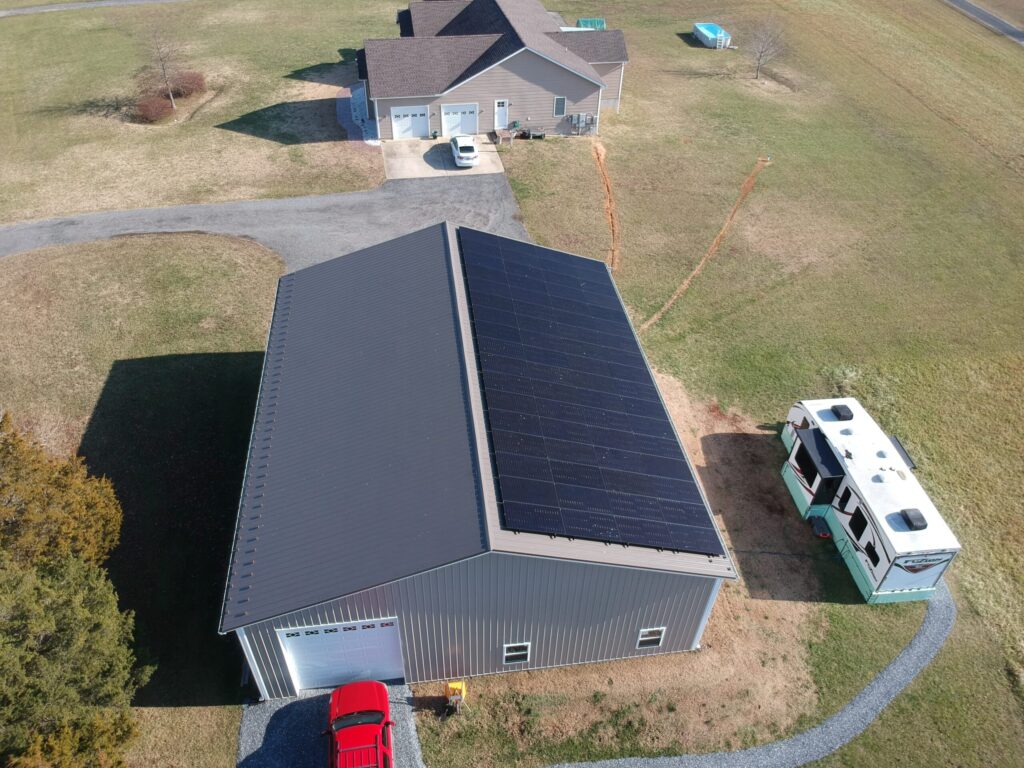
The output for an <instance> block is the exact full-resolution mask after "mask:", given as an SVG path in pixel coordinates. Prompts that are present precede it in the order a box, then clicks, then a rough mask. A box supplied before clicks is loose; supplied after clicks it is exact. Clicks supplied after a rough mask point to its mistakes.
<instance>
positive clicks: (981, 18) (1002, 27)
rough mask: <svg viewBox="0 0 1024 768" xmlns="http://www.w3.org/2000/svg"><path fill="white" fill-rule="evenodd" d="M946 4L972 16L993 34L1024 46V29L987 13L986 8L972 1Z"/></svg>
mask: <svg viewBox="0 0 1024 768" xmlns="http://www.w3.org/2000/svg"><path fill="white" fill-rule="evenodd" d="M946 2H947V3H948V4H949V5H952V6H953V7H954V8H956V9H957V10H958V11H960V13H962V14H964V15H965V16H970V17H971V18H972V19H974V20H975V21H976V22H978V23H979V24H981V25H982V26H984V27H988V28H989V29H991V30H992V31H993V32H995V33H997V34H1000V35H1003V36H1005V37H1008V38H1010V39H1011V40H1013V41H1014V42H1016V43H1020V44H1021V45H1024V29H1018V28H1017V27H1015V26H1013V24H1011V23H1010V22H1008V21H1006V19H1001V18H1000V17H998V16H996V15H995V14H994V13H992V12H991V11H986V10H985V9H984V8H981V7H979V6H977V5H975V4H974V3H972V2H970V0H946Z"/></svg>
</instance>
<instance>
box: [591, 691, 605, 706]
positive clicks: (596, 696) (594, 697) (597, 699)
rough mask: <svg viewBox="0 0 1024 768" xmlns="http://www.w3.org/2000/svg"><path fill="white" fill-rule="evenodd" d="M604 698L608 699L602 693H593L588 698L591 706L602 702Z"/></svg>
mask: <svg viewBox="0 0 1024 768" xmlns="http://www.w3.org/2000/svg"><path fill="white" fill-rule="evenodd" d="M606 698H608V694H607V693H605V692H604V691H594V693H593V694H591V696H590V701H591V703H592V704H594V705H597V704H600V703H601V702H602V701H604V700H605V699H606Z"/></svg>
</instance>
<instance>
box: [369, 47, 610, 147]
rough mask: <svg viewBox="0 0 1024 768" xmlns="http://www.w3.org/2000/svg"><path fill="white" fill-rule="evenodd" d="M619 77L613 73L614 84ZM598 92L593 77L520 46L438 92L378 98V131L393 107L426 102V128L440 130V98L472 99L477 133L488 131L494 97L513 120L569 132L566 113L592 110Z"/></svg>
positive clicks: (384, 133) (387, 130) (385, 129)
mask: <svg viewBox="0 0 1024 768" xmlns="http://www.w3.org/2000/svg"><path fill="white" fill-rule="evenodd" d="M602 79H604V78H603V77H602ZM605 82H606V83H608V86H609V89H610V88H611V86H612V84H611V83H610V82H609V81H607V80H605ZM618 82H619V81H618V75H616V79H615V88H616V89H617V88H618ZM600 93H601V88H600V86H598V85H597V84H596V83H593V82H591V81H590V80H587V79H585V78H583V77H580V76H579V75H577V74H574V73H573V72H570V71H569V70H567V69H565V68H564V67H561V66H559V65H558V64H553V63H552V62H550V61H548V60H547V59H545V58H543V57H541V56H538V55H537V54H535V53H532V52H531V51H522V52H520V53H517V54H516V55H515V56H513V57H511V58H510V59H508V60H507V61H505V62H503V63H501V64H499V65H497V66H495V67H494V68H493V69H490V70H488V71H487V72H485V73H484V74H482V75H479V76H478V77H476V78H474V79H472V80H470V81H468V82H466V83H463V84H462V85H460V86H458V87H457V88H455V89H453V90H452V91H450V92H449V93H447V94H444V95H443V96H425V97H420V98H416V97H413V98H401V99H378V100H377V107H378V109H379V110H380V115H379V119H378V121H377V124H378V126H379V128H380V137H381V138H382V139H390V138H392V136H391V109H392V108H394V107H415V106H421V105H426V106H427V107H428V108H429V115H430V117H429V119H430V130H431V131H437V132H438V134H439V135H440V134H441V133H442V130H441V106H442V105H443V104H477V105H478V108H479V110H480V119H479V123H478V125H477V129H478V131H479V132H480V133H489V132H491V131H493V130H494V102H495V100H496V99H508V101H509V110H508V119H509V122H510V123H511V122H512V121H514V120H518V121H519V122H520V123H521V124H522V126H523V127H524V128H531V129H533V130H536V131H546V132H548V133H562V134H568V133H570V132H571V126H570V124H569V119H568V115H570V114H573V113H577V112H588V113H590V114H594V115H596V114H597V111H598V106H599V102H600ZM556 96H564V97H565V99H566V107H565V111H566V117H562V118H556V117H555V116H554V100H555V97H556Z"/></svg>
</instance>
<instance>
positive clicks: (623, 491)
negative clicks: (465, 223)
mask: <svg viewBox="0 0 1024 768" xmlns="http://www.w3.org/2000/svg"><path fill="white" fill-rule="evenodd" d="M459 243H460V250H461V253H462V263H463V269H464V271H465V276H466V286H467V293H468V296H469V305H470V315H471V319H472V325H473V335H474V339H475V342H476V352H477V360H478V366H479V370H480V380H481V385H482V389H483V396H484V402H485V405H486V410H487V420H488V429H489V432H490V438H491V448H492V450H493V457H494V469H495V473H496V475H497V481H498V490H499V495H500V505H501V516H502V526H503V527H504V528H505V529H507V530H512V531H520V532H527V533H539V534H548V535H552V536H565V537H571V538H579V539H587V540H593V541H602V542H610V543H616V544H628V545H635V546H644V547H655V548H658V549H672V550H679V551H685V552H695V553H701V554H708V555H724V554H725V551H724V550H723V548H722V544H721V541H720V540H719V538H718V534H717V531H716V529H715V525H714V522H713V521H712V519H711V515H710V513H709V512H708V510H707V507H706V506H705V504H704V501H703V498H702V497H701V494H700V491H699V490H698V488H697V483H696V481H695V479H694V477H693V474H692V473H691V471H690V467H689V464H688V463H687V461H686V457H685V455H684V454H683V451H682V448H681V447H680V445H679V442H678V440H677V439H676V437H675V432H674V431H673V430H672V426H671V422H670V421H669V417H668V414H667V413H666V412H665V407H664V405H663V404H662V402H661V398H660V397H659V395H658V390H657V387H656V386H655V384H654V379H653V377H652V376H651V372H650V370H649V369H648V368H647V365H646V363H645V361H644V357H643V354H642V352H641V351H640V347H639V345H638V344H637V341H636V337H635V336H634V334H633V330H632V327H631V326H630V323H629V318H628V317H627V315H626V312H625V310H624V309H623V307H622V304H621V302H620V301H619V298H618V294H617V293H616V291H615V286H614V285H613V284H612V281H611V276H610V275H609V274H608V270H607V269H606V268H605V266H604V264H602V263H601V262H598V261H593V260H591V259H583V258H580V257H578V256H570V255H569V254H565V253H559V252H557V251H551V250H548V249H545V248H540V247H537V246H531V245H529V244H526V243H519V242H516V241H512V240H507V239H505V238H500V237H496V236H494V235H488V234H485V233H483V232H477V231H474V230H469V229H465V228H461V229H459Z"/></svg>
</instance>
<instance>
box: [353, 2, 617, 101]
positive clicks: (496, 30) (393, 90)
mask: <svg viewBox="0 0 1024 768" xmlns="http://www.w3.org/2000/svg"><path fill="white" fill-rule="evenodd" d="M409 17H410V19H411V24H412V31H413V36H412V37H403V38H399V39H397V40H367V41H366V46H365V47H366V61H367V80H368V82H369V86H370V94H371V95H372V97H373V98H399V97H416V96H435V95H438V94H441V93H444V92H445V91H447V90H449V89H450V88H452V87H454V86H456V85H459V84H460V83H462V82H465V81H466V80H468V79H469V78H471V77H474V76H475V75H478V74H480V73H481V72H483V71H484V70H486V69H488V68H489V67H492V66H494V65H495V64H497V63H498V62H500V61H502V60H503V59H506V58H508V57H509V56H511V55H513V54H515V53H517V52H518V51H521V50H524V49H530V50H532V51H534V52H535V53H537V54H539V55H540V56H543V57H545V58H547V59H549V60H551V61H553V62H554V63H556V64H558V65H560V66H562V67H564V68H566V69H568V70H569V71H571V72H574V73H576V74H577V75H579V76H580V77H583V78H585V79H587V80H591V81H592V82H594V83H596V84H598V85H601V86H603V85H604V82H603V81H602V80H601V76H600V75H599V74H598V72H597V71H596V70H595V69H594V68H593V67H592V66H591V65H590V63H589V62H588V61H587V60H586V57H585V56H580V55H579V54H578V53H577V52H576V51H575V50H574V48H573V47H570V46H568V45H565V44H564V43H562V42H560V41H558V40H557V39H556V38H555V37H554V35H557V34H559V29H560V28H559V24H558V22H557V21H556V20H555V19H554V18H553V17H552V16H551V14H549V13H548V12H547V10H546V9H545V8H544V6H543V5H542V4H541V2H540V0H469V1H468V2H462V1H461V0H420V1H419V2H413V3H411V4H410V6H409ZM488 37H490V38H492V39H491V40H490V43H489V44H488V45H486V47H485V46H484V41H485V39H486V38H488ZM620 38H621V34H620ZM622 47H623V51H624V48H625V44H624V43H622ZM609 60H610V61H611V60H614V59H609ZM425 62H429V63H430V65H429V66H424V63H425ZM433 70H436V71H433Z"/></svg>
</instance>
